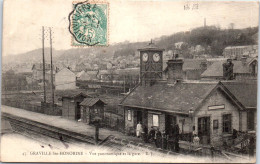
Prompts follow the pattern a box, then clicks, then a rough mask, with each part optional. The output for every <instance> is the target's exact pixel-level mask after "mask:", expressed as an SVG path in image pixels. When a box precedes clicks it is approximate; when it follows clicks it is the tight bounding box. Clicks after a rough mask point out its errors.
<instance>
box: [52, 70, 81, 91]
mask: <svg viewBox="0 0 260 164" xmlns="http://www.w3.org/2000/svg"><path fill="white" fill-rule="evenodd" d="M55 89H56V90H70V89H76V75H75V74H74V73H73V72H72V71H71V70H69V69H68V68H63V69H62V70H60V71H59V72H57V73H56V76H55Z"/></svg>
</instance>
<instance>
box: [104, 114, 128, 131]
mask: <svg viewBox="0 0 260 164" xmlns="http://www.w3.org/2000/svg"><path fill="white" fill-rule="evenodd" d="M124 126H125V123H124V119H123V117H122V116H120V115H117V114H114V113H105V114H104V119H103V122H102V127H105V128H108V129H113V130H116V131H120V132H124V131H125V130H124Z"/></svg>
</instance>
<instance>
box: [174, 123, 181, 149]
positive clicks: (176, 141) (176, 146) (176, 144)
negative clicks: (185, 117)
mask: <svg viewBox="0 0 260 164" xmlns="http://www.w3.org/2000/svg"><path fill="white" fill-rule="evenodd" d="M179 135H180V128H179V125H178V124H175V126H174V136H173V138H174V150H175V152H179V150H180V147H179Z"/></svg>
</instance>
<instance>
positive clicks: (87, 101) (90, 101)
mask: <svg viewBox="0 0 260 164" xmlns="http://www.w3.org/2000/svg"><path fill="white" fill-rule="evenodd" d="M98 101H101V102H102V103H104V101H102V100H101V99H99V98H85V99H84V100H83V101H82V102H81V103H80V105H82V106H93V105H95V104H96V103H97V102H98ZM104 104H105V103H104Z"/></svg>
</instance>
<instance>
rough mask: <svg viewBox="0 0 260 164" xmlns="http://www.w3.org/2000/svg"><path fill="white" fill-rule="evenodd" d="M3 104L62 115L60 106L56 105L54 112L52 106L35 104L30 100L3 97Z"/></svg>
mask: <svg viewBox="0 0 260 164" xmlns="http://www.w3.org/2000/svg"><path fill="white" fill-rule="evenodd" d="M2 104H3V105H7V106H11V107H15V108H21V109H25V110H28V111H32V112H37V113H44V114H49V115H58V116H60V115H61V112H62V109H61V107H59V106H57V105H56V106H55V108H54V112H53V111H51V110H50V108H47V107H46V106H43V105H34V104H30V103H28V102H21V101H11V100H8V99H7V100H6V99H2Z"/></svg>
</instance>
